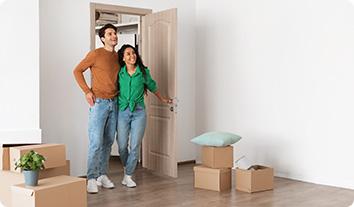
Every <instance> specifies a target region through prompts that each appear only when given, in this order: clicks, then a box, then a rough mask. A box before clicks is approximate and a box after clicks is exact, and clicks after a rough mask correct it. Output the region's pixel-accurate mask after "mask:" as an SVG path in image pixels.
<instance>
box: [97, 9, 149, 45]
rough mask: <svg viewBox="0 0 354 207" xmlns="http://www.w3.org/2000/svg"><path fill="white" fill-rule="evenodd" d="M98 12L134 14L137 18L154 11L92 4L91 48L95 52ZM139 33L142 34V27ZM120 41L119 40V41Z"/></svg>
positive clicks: (140, 39)
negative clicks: (96, 14)
mask: <svg viewBox="0 0 354 207" xmlns="http://www.w3.org/2000/svg"><path fill="white" fill-rule="evenodd" d="M96 10H100V11H107V12H117V13H122V14H132V15H137V16H145V15H147V14H151V13H152V9H144V8H134V7H127V6H117V5H111V4H99V3H90V48H91V50H94V49H95V47H96V45H95V40H96V37H95V35H96V33H95V29H96V28H95V27H96V19H95V12H96ZM141 21H142V18H140V25H141ZM139 30H140V31H139V32H140V34H141V27H140V28H139ZM118 41H119V40H118ZM141 41H142V38H139V45H141V43H142V42H141ZM139 50H140V48H139Z"/></svg>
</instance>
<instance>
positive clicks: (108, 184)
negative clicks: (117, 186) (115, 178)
mask: <svg viewBox="0 0 354 207" xmlns="http://www.w3.org/2000/svg"><path fill="white" fill-rule="evenodd" d="M96 183H97V185H98V186H102V187H104V188H114V184H113V183H112V181H111V180H110V179H109V178H108V177H107V175H101V176H100V177H98V178H97V180H96Z"/></svg>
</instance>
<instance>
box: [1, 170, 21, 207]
mask: <svg viewBox="0 0 354 207" xmlns="http://www.w3.org/2000/svg"><path fill="white" fill-rule="evenodd" d="M23 182H24V176H23V174H22V173H15V172H11V171H2V170H0V203H2V204H3V205H4V206H6V207H10V206H12V205H11V186H12V185H16V184H20V183H23ZM0 206H1V205H0Z"/></svg>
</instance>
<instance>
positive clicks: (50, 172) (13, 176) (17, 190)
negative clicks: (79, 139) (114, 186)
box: [0, 144, 87, 207]
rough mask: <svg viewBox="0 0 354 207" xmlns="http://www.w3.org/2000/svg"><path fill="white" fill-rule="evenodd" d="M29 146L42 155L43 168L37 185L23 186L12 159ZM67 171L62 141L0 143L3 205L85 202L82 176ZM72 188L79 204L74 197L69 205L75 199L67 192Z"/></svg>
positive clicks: (16, 158) (66, 204)
mask: <svg viewBox="0 0 354 207" xmlns="http://www.w3.org/2000/svg"><path fill="white" fill-rule="evenodd" d="M30 150H34V151H35V152H38V153H39V154H41V155H43V156H44V157H45V158H46V161H45V163H44V166H45V169H44V170H41V171H40V174H39V179H40V180H39V186H36V187H27V186H25V185H24V184H23V183H24V176H23V174H22V173H21V170H20V169H17V170H15V163H16V161H18V160H19V158H20V157H21V155H23V154H25V153H27V152H29V151H30ZM69 174H70V161H69V160H66V150H65V145H63V144H37V145H22V146H21V145H1V146H0V183H1V185H0V202H1V203H2V204H3V205H5V206H38V207H39V206H57V204H55V203H59V204H62V203H63V201H62V200H65V202H66V203H65V205H62V206H86V202H87V201H86V188H85V187H86V181H85V179H81V178H75V177H70V176H68V175H69ZM63 175H66V176H63ZM73 190H74V191H75V192H79V194H80V195H81V196H79V197H78V199H76V201H77V200H79V203H80V205H77V202H76V201H75V202H76V203H75V204H73V205H71V203H70V202H74V200H75V199H69V198H70V196H71V195H69V194H68V192H71V191H73ZM41 195H45V196H44V197H42V196H41ZM75 196H76V197H77V196H78V195H76V194H75ZM49 204H50V205H49ZM81 204H82V205H81Z"/></svg>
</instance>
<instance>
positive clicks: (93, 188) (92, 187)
mask: <svg viewBox="0 0 354 207" xmlns="http://www.w3.org/2000/svg"><path fill="white" fill-rule="evenodd" d="M87 192H88V193H98V188H97V184H96V179H90V180H88V181H87Z"/></svg>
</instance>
